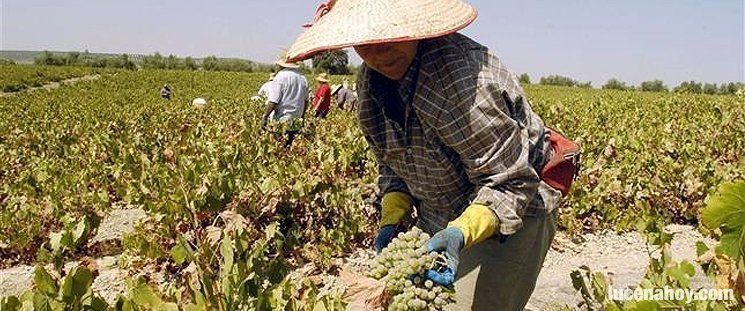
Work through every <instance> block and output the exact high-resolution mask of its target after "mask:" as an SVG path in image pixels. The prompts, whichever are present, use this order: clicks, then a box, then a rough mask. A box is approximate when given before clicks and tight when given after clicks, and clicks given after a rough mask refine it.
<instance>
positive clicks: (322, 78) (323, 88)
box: [313, 73, 331, 118]
mask: <svg viewBox="0 0 745 311" xmlns="http://www.w3.org/2000/svg"><path fill="white" fill-rule="evenodd" d="M316 81H318V83H320V85H319V86H318V89H317V90H316V96H315V97H314V98H313V110H315V111H316V118H325V117H326V115H327V114H328V113H329V108H330V107H331V88H330V87H329V79H328V75H327V74H325V73H322V74H320V75H318V77H316Z"/></svg>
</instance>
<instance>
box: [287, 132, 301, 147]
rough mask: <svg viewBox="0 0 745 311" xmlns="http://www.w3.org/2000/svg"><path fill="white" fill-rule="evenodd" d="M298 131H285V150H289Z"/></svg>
mask: <svg viewBox="0 0 745 311" xmlns="http://www.w3.org/2000/svg"><path fill="white" fill-rule="evenodd" d="M297 133H298V131H286V132H285V135H287V138H286V140H285V148H286V149H290V146H292V142H293V141H294V140H295V136H296V135H297Z"/></svg>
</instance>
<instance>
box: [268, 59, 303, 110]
mask: <svg viewBox="0 0 745 311" xmlns="http://www.w3.org/2000/svg"><path fill="white" fill-rule="evenodd" d="M266 97H267V99H268V100H269V101H270V102H273V103H276V104H277V107H276V108H275V111H276V113H275V114H274V120H280V119H282V120H285V119H287V118H290V117H293V118H302V117H303V111H305V101H306V100H307V98H308V80H306V79H305V77H304V76H303V75H302V74H301V73H300V71H299V70H297V69H290V68H284V69H282V70H281V71H280V72H278V73H277V75H276V76H274V81H272V83H271V84H270V87H269V88H268V91H267V94H266Z"/></svg>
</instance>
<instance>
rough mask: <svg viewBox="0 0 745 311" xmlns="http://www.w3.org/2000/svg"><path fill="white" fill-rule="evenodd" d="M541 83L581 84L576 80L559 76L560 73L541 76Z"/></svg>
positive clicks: (559, 84)
mask: <svg viewBox="0 0 745 311" xmlns="http://www.w3.org/2000/svg"><path fill="white" fill-rule="evenodd" d="M539 83H540V84H541V85H558V86H579V82H577V81H576V80H574V79H572V78H569V77H564V76H559V75H550V76H548V77H541V80H540V82H539Z"/></svg>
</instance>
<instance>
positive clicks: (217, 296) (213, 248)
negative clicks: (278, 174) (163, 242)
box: [116, 211, 342, 310]
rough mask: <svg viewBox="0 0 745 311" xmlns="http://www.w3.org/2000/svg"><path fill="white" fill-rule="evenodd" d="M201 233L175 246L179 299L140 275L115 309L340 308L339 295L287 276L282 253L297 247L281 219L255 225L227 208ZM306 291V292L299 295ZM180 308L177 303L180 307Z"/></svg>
mask: <svg viewBox="0 0 745 311" xmlns="http://www.w3.org/2000/svg"><path fill="white" fill-rule="evenodd" d="M212 223H213V225H210V226H208V227H206V228H205V229H204V231H201V232H197V235H196V236H199V237H201V238H197V239H196V240H194V241H192V240H190V239H188V238H185V237H184V236H181V237H180V238H179V241H178V243H177V244H176V246H174V247H173V248H172V249H171V256H172V257H173V260H174V261H175V262H176V263H177V264H178V265H180V266H182V267H186V268H184V269H183V272H182V275H183V276H184V277H183V279H180V280H178V282H181V283H179V284H176V285H177V287H178V288H182V289H183V290H181V292H180V293H179V294H178V295H174V296H175V297H174V298H173V300H174V301H175V302H176V303H174V302H166V301H165V300H163V299H162V298H160V297H161V295H159V294H157V293H156V292H155V291H154V290H153V289H152V288H151V287H150V286H149V285H147V284H146V283H145V282H144V281H143V280H142V279H136V280H134V281H132V282H130V284H129V292H128V294H127V295H125V296H123V297H120V298H119V300H118V301H117V303H116V305H117V309H124V307H125V306H130V307H135V308H137V309H139V308H142V307H145V308H151V309H172V310H179V309H180V310H205V309H208V310H312V309H314V308H316V307H322V308H324V309H325V310H328V309H335V308H336V307H341V306H342V304H341V301H340V298H339V297H334V296H321V295H318V294H317V289H316V288H315V285H313V284H312V283H309V282H307V281H306V280H302V279H301V280H297V279H291V278H289V276H288V272H289V270H288V269H287V267H288V266H289V263H288V262H287V261H286V260H287V259H286V258H285V256H284V254H285V253H286V250H288V249H292V248H294V247H295V246H296V245H295V244H294V243H296V242H295V241H293V239H288V238H287V237H285V236H284V235H283V233H282V230H281V228H280V224H279V223H276V222H275V223H269V224H268V225H266V226H262V227H258V228H256V227H254V224H252V223H251V222H249V221H248V220H247V219H246V218H244V217H243V216H241V215H239V214H237V213H235V212H231V211H225V212H222V213H220V215H219V216H218V217H217V219H216V220H215V221H213V222H212ZM301 293H304V295H301ZM177 306H178V307H177Z"/></svg>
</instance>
